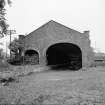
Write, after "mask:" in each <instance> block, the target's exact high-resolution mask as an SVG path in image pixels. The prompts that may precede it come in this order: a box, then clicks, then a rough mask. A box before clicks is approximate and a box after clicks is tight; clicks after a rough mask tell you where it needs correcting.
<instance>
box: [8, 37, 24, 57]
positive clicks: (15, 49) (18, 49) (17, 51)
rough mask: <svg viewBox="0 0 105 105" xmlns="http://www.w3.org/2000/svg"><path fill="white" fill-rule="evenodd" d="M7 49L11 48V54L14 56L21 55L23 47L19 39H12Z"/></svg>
mask: <svg viewBox="0 0 105 105" xmlns="http://www.w3.org/2000/svg"><path fill="white" fill-rule="evenodd" d="M9 49H10V50H11V52H12V54H13V55H14V56H15V58H16V57H19V56H21V54H22V51H23V49H24V44H23V43H21V40H19V39H16V38H15V39H14V40H13V41H12V42H11V44H10V45H9Z"/></svg>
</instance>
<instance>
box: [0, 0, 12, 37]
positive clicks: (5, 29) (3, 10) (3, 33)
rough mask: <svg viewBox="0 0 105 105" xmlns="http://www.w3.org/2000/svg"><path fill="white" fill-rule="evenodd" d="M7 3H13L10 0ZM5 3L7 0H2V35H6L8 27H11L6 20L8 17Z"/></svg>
mask: <svg viewBox="0 0 105 105" xmlns="http://www.w3.org/2000/svg"><path fill="white" fill-rule="evenodd" d="M7 3H8V4H9V5H11V1H10V0H7ZM5 5H6V0H0V34H1V37H3V36H4V35H6V32H7V28H8V27H9V25H8V24H7V22H6V18H5V14H6V13H5V12H6V9H5Z"/></svg>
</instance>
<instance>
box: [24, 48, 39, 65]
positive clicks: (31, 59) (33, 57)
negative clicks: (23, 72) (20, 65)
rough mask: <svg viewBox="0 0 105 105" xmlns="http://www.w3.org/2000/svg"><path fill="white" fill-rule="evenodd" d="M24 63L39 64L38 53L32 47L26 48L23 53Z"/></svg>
mask: <svg viewBox="0 0 105 105" xmlns="http://www.w3.org/2000/svg"><path fill="white" fill-rule="evenodd" d="M24 56H25V63H26V64H33V65H34V64H39V53H38V51H36V50H34V49H28V50H26V51H25V53H24Z"/></svg>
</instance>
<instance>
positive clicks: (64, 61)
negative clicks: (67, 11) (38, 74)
mask: <svg viewBox="0 0 105 105" xmlns="http://www.w3.org/2000/svg"><path fill="white" fill-rule="evenodd" d="M46 62H47V65H49V66H50V67H52V68H55V69H71V70H79V69H80V68H82V51H81V49H80V47H79V46H78V45H76V44H73V43H65V42H63V43H55V44H53V45H51V46H49V47H48V49H47V50H46Z"/></svg>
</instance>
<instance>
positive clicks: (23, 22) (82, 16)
mask: <svg viewBox="0 0 105 105" xmlns="http://www.w3.org/2000/svg"><path fill="white" fill-rule="evenodd" d="M7 20H8V23H9V24H10V29H15V30H16V31H17V34H28V33H30V32H31V31H33V30H35V29H37V28H38V27H39V26H41V25H43V24H44V23H46V22H47V21H49V20H55V21H57V22H59V23H61V24H64V25H66V26H68V27H70V28H73V29H75V30H77V31H80V32H83V31H85V30H90V39H91V46H92V47H94V48H96V49H97V50H99V51H102V52H105V0H13V3H12V7H11V8H9V7H8V11H7ZM5 39H6V38H5ZM7 39H9V38H7ZM3 40H4V38H3V39H2V41H3Z"/></svg>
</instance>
